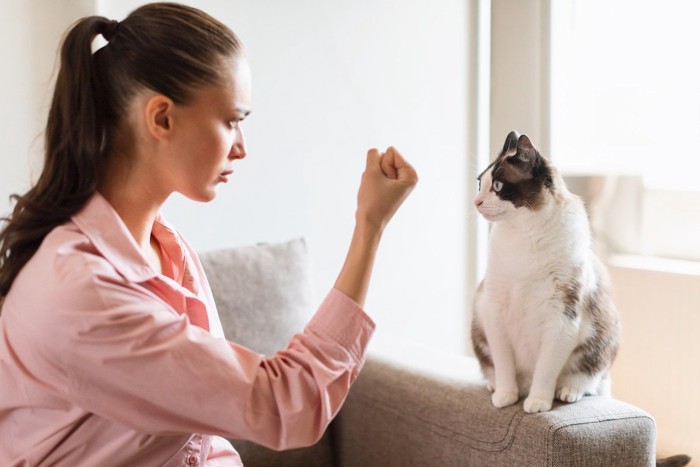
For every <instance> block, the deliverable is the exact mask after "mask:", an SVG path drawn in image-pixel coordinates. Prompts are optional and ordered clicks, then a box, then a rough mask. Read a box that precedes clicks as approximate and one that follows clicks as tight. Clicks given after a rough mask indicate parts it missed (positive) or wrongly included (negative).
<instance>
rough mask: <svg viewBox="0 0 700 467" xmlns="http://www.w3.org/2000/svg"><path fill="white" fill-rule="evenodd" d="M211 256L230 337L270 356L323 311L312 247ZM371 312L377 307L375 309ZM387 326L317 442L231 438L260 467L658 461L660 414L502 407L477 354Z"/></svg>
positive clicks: (583, 404)
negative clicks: (294, 445)
mask: <svg viewBox="0 0 700 467" xmlns="http://www.w3.org/2000/svg"><path fill="white" fill-rule="evenodd" d="M201 259H202V263H203V265H204V268H205V271H206V273H207V276H208V278H209V281H210V283H211V286H212V289H213V293H214V298H215V300H216V303H217V306H218V308H219V313H220V314H221V319H222V322H223V324H224V330H225V332H226V335H227V337H228V339H230V340H233V341H236V342H238V343H241V344H243V345H246V346H248V347H251V348H253V349H255V350H258V351H259V352H261V353H264V354H266V355H271V354H273V353H274V351H275V350H277V349H279V348H282V347H284V346H286V343H287V342H288V340H289V338H290V337H291V336H292V335H293V334H294V333H295V332H297V331H299V330H301V329H302V328H303V326H304V324H305V323H306V321H307V320H308V318H309V317H310V316H311V314H312V313H313V311H315V307H316V305H317V304H316V303H314V300H313V299H312V282H311V280H312V278H311V274H310V266H309V259H308V252H307V247H306V244H305V242H304V241H303V240H300V239H299V240H292V241H290V242H286V243H280V244H261V245H256V246H249V247H239V248H235V249H229V250H222V251H215V252H207V253H204V254H202V255H201ZM369 311H370V312H371V310H369ZM383 331H384V330H382V329H378V330H377V333H376V334H375V341H374V342H372V343H371V344H370V352H369V354H368V358H367V363H366V365H365V367H364V369H363V371H362V372H361V373H360V376H359V377H358V379H357V381H356V383H355V385H354V386H353V387H352V389H351V391H350V395H349V396H348V399H347V401H346V403H345V405H344V406H343V408H342V410H341V411H340V414H339V415H338V417H337V418H336V419H335V420H334V421H333V423H332V424H331V426H330V427H329V429H328V430H327V432H326V434H325V435H324V437H323V438H322V439H321V441H320V442H319V443H317V444H316V445H314V446H311V447H308V448H302V449H295V450H290V451H284V452H274V451H271V450H269V449H266V448H263V447H261V446H258V445H255V444H253V443H250V442H247V441H242V440H232V442H233V444H234V445H235V446H236V448H237V449H238V451H239V452H240V454H241V457H242V458H243V461H244V463H245V464H246V466H247V467H256V466H304V467H316V466H319V467H322V466H342V467H348V466H362V467H372V466H377V467H387V466H401V467H405V466H528V467H529V466H591V467H601V466H630V467H640V466H651V465H654V463H655V461H654V451H655V439H656V430H655V424H654V420H653V419H652V417H651V416H650V415H649V414H647V413H645V412H644V411H642V410H640V409H639V408H637V407H634V406H632V405H630V404H627V403H624V402H621V401H618V400H615V399H612V398H606V397H586V398H584V399H583V400H581V401H579V402H577V403H574V404H555V407H554V408H553V409H552V410H551V411H550V412H547V413H542V414H533V415H530V414H526V413H525V412H524V411H523V408H522V401H521V402H520V403H518V404H516V405H514V406H511V407H507V408H504V409H496V408H494V407H493V406H492V405H491V402H490V394H489V392H488V391H487V389H486V386H485V383H484V381H483V380H482V378H481V374H480V372H479V368H478V364H477V363H476V360H475V359H473V358H470V357H467V356H460V355H453V354H448V353H443V352H439V351H436V350H434V349H431V348H426V347H423V346H420V345H417V344H413V343H409V342H403V341H397V340H394V341H392V340H389V339H387V338H385V337H383V336H382V333H383Z"/></svg>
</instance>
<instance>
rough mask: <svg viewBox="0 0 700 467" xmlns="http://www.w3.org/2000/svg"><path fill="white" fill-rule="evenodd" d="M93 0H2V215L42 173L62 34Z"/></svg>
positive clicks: (0, 204)
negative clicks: (13, 198) (14, 197)
mask: <svg viewBox="0 0 700 467" xmlns="http://www.w3.org/2000/svg"><path fill="white" fill-rule="evenodd" d="M90 6H91V2H89V1H88V0H63V1H60V2H49V1H43V0H0V18H1V19H2V27H1V28H0V56H2V60H3V65H2V67H0V109H1V110H0V215H2V216H4V215H6V214H7V212H8V210H9V202H8V197H9V196H10V194H12V193H17V192H24V191H26V190H27V189H28V187H29V183H30V180H31V179H36V177H38V175H39V172H40V168H41V160H42V155H41V151H42V148H43V139H42V134H41V131H42V128H43V126H44V124H45V121H46V111H47V109H48V99H49V97H50V90H49V82H50V79H51V76H52V70H53V64H54V56H55V53H56V50H57V47H58V42H59V40H60V37H61V34H62V33H63V31H64V29H65V28H66V27H67V25H68V24H70V22H71V21H73V20H74V19H75V18H77V17H79V16H82V15H84V14H87V13H89V12H90V11H91V7H90Z"/></svg>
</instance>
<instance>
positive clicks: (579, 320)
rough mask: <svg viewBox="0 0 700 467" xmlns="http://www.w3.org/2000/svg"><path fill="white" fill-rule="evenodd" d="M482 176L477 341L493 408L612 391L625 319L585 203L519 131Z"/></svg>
mask: <svg viewBox="0 0 700 467" xmlns="http://www.w3.org/2000/svg"><path fill="white" fill-rule="evenodd" d="M478 180H479V193H478V195H477V196H476V198H475V199H474V204H475V205H476V208H477V210H478V211H479V213H480V214H481V215H482V216H483V217H484V218H485V219H486V220H488V221H489V222H491V223H492V226H491V233H490V237H489V252H488V261H487V267H486V274H485V276H484V279H483V281H482V282H481V283H480V284H479V286H478V287H477V290H476V294H475V298H474V316H473V321H472V343H473V348H474V353H475V355H476V357H477V359H478V360H479V363H480V366H481V369H482V372H483V373H484V376H485V378H486V379H487V381H488V387H489V389H490V390H491V391H492V395H491V401H492V403H493V405H494V406H496V407H499V408H501V407H506V406H509V405H512V404H514V403H516V402H517V401H518V400H519V399H520V398H521V397H526V399H525V402H524V409H525V411H526V412H528V413H536V412H546V411H548V410H550V409H551V408H552V404H553V401H554V399H555V398H556V399H558V400H560V401H562V402H576V401H578V400H580V399H581V398H582V397H583V396H585V395H603V394H609V392H610V380H609V376H608V372H609V370H610V367H611V365H612V363H613V360H614V359H615V356H616V354H617V351H618V347H619V343H620V324H619V318H618V315H617V311H616V309H615V306H614V304H613V301H612V298H611V295H610V293H609V286H608V282H607V276H606V271H605V270H604V268H603V266H602V264H601V262H600V261H599V260H598V258H597V257H596V255H595V254H594V252H593V250H592V245H591V233H590V228H589V225H588V217H587V214H586V209H585V207H584V205H583V202H582V201H581V199H580V198H579V197H578V196H575V195H573V194H571V193H570V192H569V190H568V189H567V188H566V185H565V183H564V181H563V179H562V177H561V176H560V175H559V173H558V172H557V170H556V168H555V167H554V166H553V165H552V163H551V162H550V161H549V160H547V159H545V158H544V157H542V156H541V155H540V153H539V152H538V151H537V150H536V149H535V147H534V146H533V145H532V142H531V141H530V139H529V138H528V137H527V136H526V135H522V136H520V135H518V133H517V132H515V131H513V132H511V133H510V134H509V135H508V137H507V138H506V141H505V144H504V145H503V150H502V151H501V153H500V155H499V156H498V157H497V158H496V159H495V160H494V161H493V162H492V163H491V165H489V166H488V168H487V169H486V170H485V171H484V172H483V173H482V174H481V175H479V177H478Z"/></svg>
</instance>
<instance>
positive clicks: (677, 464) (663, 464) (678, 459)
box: [656, 454, 690, 467]
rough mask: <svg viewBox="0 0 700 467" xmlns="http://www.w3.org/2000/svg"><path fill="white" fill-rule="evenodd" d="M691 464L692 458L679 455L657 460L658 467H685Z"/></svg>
mask: <svg viewBox="0 0 700 467" xmlns="http://www.w3.org/2000/svg"><path fill="white" fill-rule="evenodd" d="M689 463H690V457H688V456H686V455H685V454H679V455H677V456H671V457H667V458H665V459H656V467H683V466H684V465H688V464H689Z"/></svg>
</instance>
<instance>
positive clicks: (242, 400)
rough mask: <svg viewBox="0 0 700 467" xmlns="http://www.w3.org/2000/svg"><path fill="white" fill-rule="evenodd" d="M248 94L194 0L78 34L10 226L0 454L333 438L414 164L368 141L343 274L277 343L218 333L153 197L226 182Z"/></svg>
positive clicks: (3, 265)
mask: <svg viewBox="0 0 700 467" xmlns="http://www.w3.org/2000/svg"><path fill="white" fill-rule="evenodd" d="M100 34H101V35H102V36H103V37H104V38H105V39H106V40H107V45H106V46H104V47H103V48H101V49H99V50H98V51H96V52H95V53H94V54H93V53H92V50H91V44H92V42H93V40H94V38H95V37H96V36H97V35H100ZM250 108H251V99H250V72H249V68H248V64H247V61H246V58H245V55H244V53H243V50H242V47H241V45H240V43H239V41H238V39H237V37H236V36H235V35H234V34H233V32H231V31H230V30H229V29H228V28H227V27H226V26H224V25H223V24H221V23H220V22H218V21H216V20H215V19H213V18H211V17H210V16H208V15H206V14H205V13H203V12H201V11H199V10H196V9H193V8H190V7H185V6H182V5H176V4H167V3H163V4H152V5H146V6H144V7H141V8H139V9H137V10H135V11H134V12H132V13H131V14H130V15H129V16H128V17H127V18H126V19H125V20H124V21H122V22H121V23H118V22H116V21H109V20H107V19H105V18H102V17H88V18H84V19H82V20H80V21H78V22H77V23H76V24H75V25H74V26H73V27H72V29H71V30H70V31H69V32H68V34H67V36H66V37H65V39H64V43H63V45H62V49H61V67H60V71H59V74H58V77H57V82H56V88H55V92H54V97H53V102H52V105H51V109H50V112H49V118H48V123H47V128H46V149H45V151H46V153H45V164H44V169H43V172H42V174H41V177H40V179H39V181H38V182H37V184H36V185H35V186H34V187H33V188H32V189H31V190H30V191H29V192H28V193H26V194H25V195H24V196H18V197H15V200H16V206H15V208H14V211H13V212H12V214H11V216H10V217H9V218H8V219H6V224H5V226H4V229H3V230H2V232H1V233H0V299H2V298H4V304H3V305H2V314H1V315H0V465H100V466H102V465H197V464H199V465H201V464H206V465H241V461H240V459H239V457H238V455H237V454H236V452H235V451H234V450H233V448H232V447H231V445H230V444H229V443H228V442H227V441H225V440H224V437H230V438H245V439H250V440H253V441H256V442H258V443H261V444H264V445H266V446H269V447H272V448H275V449H286V448H293V447H298V446H303V445H308V444H312V443H314V442H315V441H316V440H317V439H318V438H319V437H320V436H321V435H322V433H323V431H324V430H325V428H326V426H327V425H328V423H329V422H330V420H331V419H332V418H333V416H334V415H335V414H336V413H337V412H338V410H339V408H340V406H341V405H342V403H343V400H344V399H345V396H346V394H347V391H348V389H349V387H350V385H351V383H352V382H353V380H354V379H355V378H356V376H357V374H358V371H359V370H360V368H361V366H362V363H363V359H364V351H365V348H366V345H367V342H368V340H369V338H370V336H371V334H372V332H373V328H374V324H373V323H372V321H371V319H370V318H369V317H367V315H365V313H364V312H363V310H362V308H361V307H362V305H363V303H364V300H365V296H366V293H367V287H368V283H369V278H370V273H371V270H372V264H373V260H374V257H375V252H376V249H377V246H378V244H379V241H380V238H381V235H382V231H383V229H384V227H385V226H386V224H387V222H388V221H389V219H390V218H391V217H392V215H393V214H394V212H395V211H396V210H397V209H398V207H399V206H400V204H401V203H402V202H403V200H404V199H405V197H406V196H407V195H408V194H409V192H410V191H411V189H412V188H413V186H414V185H415V183H416V181H417V176H416V173H415V171H414V169H413V168H412V167H411V166H410V165H409V164H408V163H407V162H406V161H405V160H404V159H403V158H402V157H401V155H400V154H399V153H398V152H397V151H396V150H394V149H393V148H389V149H388V150H387V151H386V152H385V153H383V154H382V153H380V152H379V151H377V150H376V149H372V150H370V151H369V152H368V154H367V167H366V170H365V172H364V174H363V177H362V181H361V184H360V189H359V193H358V206H357V211H356V226H355V231H354V234H353V237H352V241H351V245H350V248H349V251H348V254H347V259H346V262H345V264H344V266H343V268H342V270H341V272H340V274H339V275H338V279H337V281H336V283H335V286H334V288H333V289H332V290H331V291H330V292H329V294H328V296H327V298H326V299H325V301H324V302H323V304H322V305H321V307H320V308H319V310H318V312H317V313H316V315H315V316H314V317H313V318H312V319H311V321H310V322H309V324H308V325H307V327H306V328H305V330H304V332H303V333H300V334H298V335H296V336H295V337H294V338H293V339H292V341H291V342H290V344H289V346H288V348H287V349H286V350H283V351H281V352H279V353H278V354H277V355H276V356H274V357H271V358H265V357H263V356H261V355H259V354H256V353H254V352H252V351H250V350H248V349H245V348H242V347H241V346H237V345H236V344H233V343H230V342H227V341H226V340H225V339H224V338H223V333H222V331H221V325H220V323H219V318H218V315H217V312H216V307H215V305H214V302H213V299H212V297H211V292H210V290H209V286H208V284H207V281H206V278H205V276H204V273H203V272H202V268H201V265H200V263H199V261H198V259H197V256H196V254H195V253H194V251H193V250H192V249H191V248H190V247H189V246H188V244H187V243H186V242H185V240H184V239H183V238H182V237H181V236H180V235H179V234H178V233H177V232H176V231H175V230H174V229H173V228H172V227H171V226H170V225H168V224H167V223H166V221H165V220H164V219H163V218H162V217H161V216H160V215H159V214H158V212H159V209H160V207H161V206H162V204H163V203H164V202H165V200H166V199H167V198H168V196H170V194H171V193H173V192H179V193H181V194H183V195H185V196H187V197H188V198H191V199H193V200H198V201H209V200H211V199H213V198H214V197H215V196H216V190H217V188H218V186H219V185H220V184H221V183H225V182H227V181H228V179H229V177H230V176H231V175H232V173H233V167H234V166H235V165H234V163H235V162H236V161H237V160H238V159H242V158H244V157H245V156H246V147H245V142H244V139H243V133H242V130H241V127H240V124H241V122H242V121H243V120H244V119H245V118H246V116H247V115H248V114H249V113H250Z"/></svg>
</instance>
